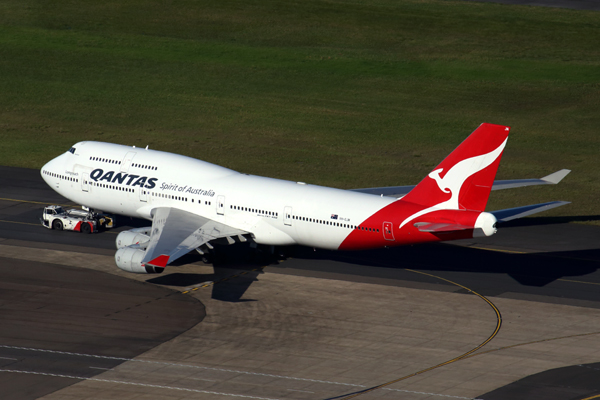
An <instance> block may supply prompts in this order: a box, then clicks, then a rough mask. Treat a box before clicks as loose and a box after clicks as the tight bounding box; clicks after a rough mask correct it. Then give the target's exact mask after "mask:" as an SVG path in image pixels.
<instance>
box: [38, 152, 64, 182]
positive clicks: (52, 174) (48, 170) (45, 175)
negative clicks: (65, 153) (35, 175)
mask: <svg viewBox="0 0 600 400" xmlns="http://www.w3.org/2000/svg"><path fill="white" fill-rule="evenodd" d="M60 157H61V156H59V157H56V158H53V159H52V160H50V161H48V162H47V163H46V164H44V166H43V167H42V169H41V170H40V174H41V175H42V179H43V180H44V181H45V182H46V183H47V184H48V185H50V186H52V182H54V179H52V178H56V177H57V175H58V174H59V173H60V172H61V168H60V167H61V165H62V163H60V160H59V158H60Z"/></svg>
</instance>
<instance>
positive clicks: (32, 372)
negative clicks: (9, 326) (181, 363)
mask: <svg viewBox="0 0 600 400" xmlns="http://www.w3.org/2000/svg"><path fill="white" fill-rule="evenodd" d="M0 372H10V373H15V374H31V375H43V376H55V377H57V378H69V379H81V380H86V381H95V382H107V383H121V384H124V385H134V386H145V387H151V388H156V389H170V390H181V391H184V392H194V393H204V394H218V395H221V396H231V397H243V398H246V399H257V400H278V399H273V398H269V397H257V396H248V395H245V394H233V393H222V392H212V391H210V390H199V389H186V388H182V387H177V386H163V385H150V384H147V383H137V382H128V381H117V380H113V379H99V378H86V377H83V376H72V375H60V374H49V373H45V372H34V371H20V370H14V369H0Z"/></svg>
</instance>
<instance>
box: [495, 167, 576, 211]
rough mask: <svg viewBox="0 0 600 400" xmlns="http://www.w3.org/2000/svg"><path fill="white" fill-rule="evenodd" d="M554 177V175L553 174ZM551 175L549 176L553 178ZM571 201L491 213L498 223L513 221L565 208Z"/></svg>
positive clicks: (552, 202)
mask: <svg viewBox="0 0 600 400" xmlns="http://www.w3.org/2000/svg"><path fill="white" fill-rule="evenodd" d="M552 175H554V174H552ZM552 175H549V176H552ZM569 203H570V201H551V202H549V203H541V204H532V205H530V206H523V207H515V208H507V209H506V210H498V211H491V212H490V214H493V215H494V217H496V219H497V220H498V222H506V221H511V220H513V219H517V218H523V217H526V216H528V215H532V214H536V213H539V212H542V211H546V210H551V209H553V208H556V207H560V206H564V205H565V204H569Z"/></svg>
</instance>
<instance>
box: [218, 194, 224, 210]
mask: <svg viewBox="0 0 600 400" xmlns="http://www.w3.org/2000/svg"><path fill="white" fill-rule="evenodd" d="M217 214H219V215H223V214H225V196H219V197H217Z"/></svg>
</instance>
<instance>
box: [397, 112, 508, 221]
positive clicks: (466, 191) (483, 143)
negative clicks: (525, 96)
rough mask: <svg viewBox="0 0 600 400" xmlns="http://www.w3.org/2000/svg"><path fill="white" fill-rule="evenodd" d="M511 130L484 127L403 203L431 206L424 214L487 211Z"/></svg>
mask: <svg viewBox="0 0 600 400" xmlns="http://www.w3.org/2000/svg"><path fill="white" fill-rule="evenodd" d="M509 131H510V127H508V126H503V125H493V124H487V123H484V124H481V125H480V126H479V127H478V128H477V129H476V130H475V131H474V132H473V133H472V134H471V135H469V137H468V138H466V139H465V140H464V141H463V142H462V143H461V144H460V145H459V146H458V147H457V148H456V149H455V150H454V151H453V152H452V153H450V155H449V156H448V157H446V158H445V159H444V161H442V162H441V163H440V164H439V165H438V166H437V167H435V168H434V170H433V171H432V172H431V173H429V175H427V176H426V177H425V179H423V180H422V181H421V182H420V183H419V184H418V185H417V186H416V187H415V188H414V189H413V190H411V191H410V192H409V193H408V194H407V195H406V196H404V197H403V198H402V200H403V201H407V202H411V203H415V204H420V205H423V206H427V207H428V208H427V209H426V210H423V213H424V212H429V211H432V210H433V209H450V210H472V211H484V210H485V206H486V204H487V201H488V198H489V196H490V191H491V189H492V185H493V184H494V178H495V176H496V171H498V165H500V158H501V157H502V152H503V151H504V147H505V146H506V141H507V140H508V133H509ZM419 214H421V215H422V213H419ZM415 217H416V215H415V216H413V218H415ZM413 218H411V219H413ZM405 222H408V221H405Z"/></svg>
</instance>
